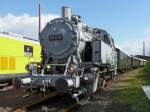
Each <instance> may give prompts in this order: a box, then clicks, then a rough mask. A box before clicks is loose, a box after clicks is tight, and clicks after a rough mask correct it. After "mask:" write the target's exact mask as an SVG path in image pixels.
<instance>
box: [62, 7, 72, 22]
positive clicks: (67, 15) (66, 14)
mask: <svg viewBox="0 0 150 112" xmlns="http://www.w3.org/2000/svg"><path fill="white" fill-rule="evenodd" d="M61 11H62V17H63V18H69V19H71V8H70V7H66V6H63V7H62V10H61Z"/></svg>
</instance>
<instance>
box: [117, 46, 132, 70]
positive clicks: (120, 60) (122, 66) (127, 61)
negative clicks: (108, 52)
mask: <svg viewBox="0 0 150 112" xmlns="http://www.w3.org/2000/svg"><path fill="white" fill-rule="evenodd" d="M116 53H117V70H118V71H125V70H127V69H130V68H131V56H130V55H128V54H127V53H125V52H124V51H123V50H121V49H120V48H119V47H116Z"/></svg>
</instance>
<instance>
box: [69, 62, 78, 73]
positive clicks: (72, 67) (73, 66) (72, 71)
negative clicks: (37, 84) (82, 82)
mask: <svg viewBox="0 0 150 112" xmlns="http://www.w3.org/2000/svg"><path fill="white" fill-rule="evenodd" d="M67 70H68V72H69V73H74V72H77V66H76V65H74V64H70V65H69V66H68V68H67Z"/></svg>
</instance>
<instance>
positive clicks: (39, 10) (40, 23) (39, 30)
mask: <svg viewBox="0 0 150 112" xmlns="http://www.w3.org/2000/svg"><path fill="white" fill-rule="evenodd" d="M40 34H41V6H40V4H39V34H38V39H40Z"/></svg>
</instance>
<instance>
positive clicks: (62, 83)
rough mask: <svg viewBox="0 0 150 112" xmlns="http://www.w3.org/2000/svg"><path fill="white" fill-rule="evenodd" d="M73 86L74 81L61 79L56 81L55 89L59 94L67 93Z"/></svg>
mask: <svg viewBox="0 0 150 112" xmlns="http://www.w3.org/2000/svg"><path fill="white" fill-rule="evenodd" d="M73 84H74V83H73V80H72V79H66V78H60V79H58V80H56V83H55V89H56V91H57V92H59V93H65V92H67V90H68V89H69V88H70V87H72V86H73Z"/></svg>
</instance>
